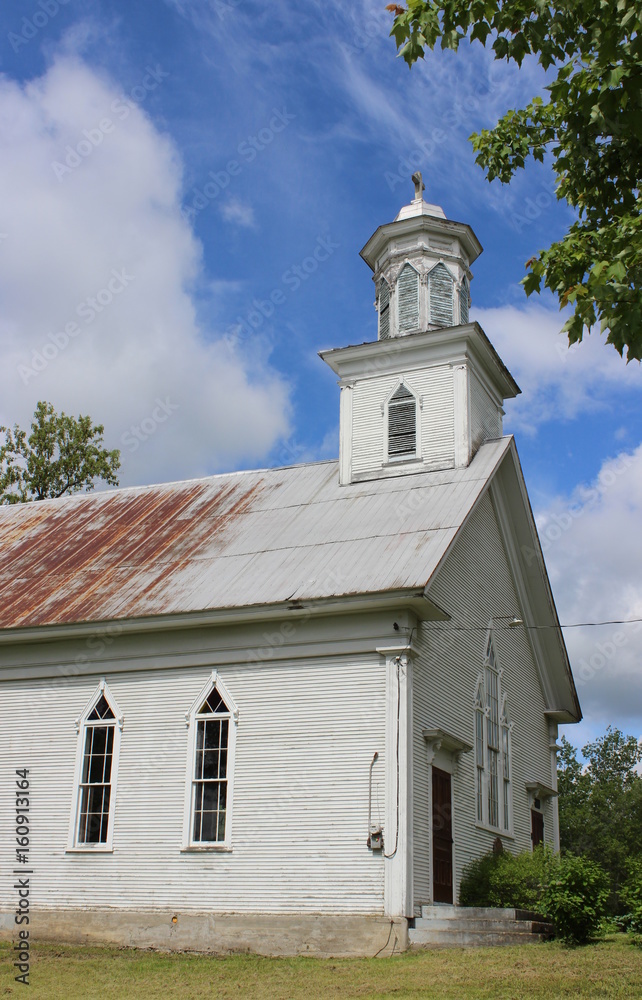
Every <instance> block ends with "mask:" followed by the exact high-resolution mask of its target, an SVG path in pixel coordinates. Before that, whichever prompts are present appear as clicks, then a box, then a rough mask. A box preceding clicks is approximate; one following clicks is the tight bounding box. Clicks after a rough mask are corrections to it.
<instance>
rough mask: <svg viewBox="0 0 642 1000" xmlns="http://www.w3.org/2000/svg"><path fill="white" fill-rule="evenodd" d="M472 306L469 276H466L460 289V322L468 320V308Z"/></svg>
mask: <svg viewBox="0 0 642 1000" xmlns="http://www.w3.org/2000/svg"><path fill="white" fill-rule="evenodd" d="M469 306H470V289H469V287H468V278H466V277H464V280H463V281H462V283H461V288H460V289H459V322H460V323H462V324H463V323H467V322H468V308H469Z"/></svg>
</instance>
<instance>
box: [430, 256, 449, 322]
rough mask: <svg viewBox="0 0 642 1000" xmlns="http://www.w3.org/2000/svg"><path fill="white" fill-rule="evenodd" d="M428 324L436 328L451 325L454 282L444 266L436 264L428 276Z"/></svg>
mask: <svg viewBox="0 0 642 1000" xmlns="http://www.w3.org/2000/svg"><path fill="white" fill-rule="evenodd" d="M428 280H429V287H430V322H431V323H434V324H436V325H437V326H452V324H453V290H454V286H455V283H454V280H453V277H452V275H451V273H450V271H449V270H448V268H447V267H446V266H445V265H444V264H441V263H439V264H437V265H436V266H435V267H433V269H432V271H431V272H430V275H429V279H428Z"/></svg>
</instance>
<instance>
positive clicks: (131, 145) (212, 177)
mask: <svg viewBox="0 0 642 1000" xmlns="http://www.w3.org/2000/svg"><path fill="white" fill-rule="evenodd" d="M384 7H385V4H384V3H383V2H381V3H371V2H366V0H358V2H356V3H352V4H349V5H348V4H339V3H337V2H335V0H326V2H323V3H321V2H314V0H311V2H307V3H305V4H302V3H300V4H295V3H293V2H291V0H274V2H271V3H270V4H268V5H266V4H258V3H255V2H253V0H155V2H154V3H147V4H138V5H131V4H127V3H124V2H122V0H83V2H82V3H81V2H80V0H67V2H66V3H60V2H59V0H34V2H27V3H25V2H24V0H6V2H5V3H4V4H3V6H2V9H1V11H0V73H1V74H2V76H1V77H0V87H1V89H2V95H1V97H2V100H1V104H0V147H1V148H0V160H1V162H0V389H1V392H0V423H13V422H14V421H18V422H19V423H21V424H22V425H23V426H25V425H28V423H29V419H30V415H31V413H32V412H33V409H34V406H35V404H36V402H37V400H38V399H42V398H45V399H48V400H50V401H51V402H53V403H54V405H55V406H56V408H57V409H65V410H66V411H68V412H75V413H78V412H89V413H91V415H92V417H93V418H94V419H95V420H96V421H101V422H103V423H104V424H105V427H106V437H107V440H108V443H109V444H110V446H112V447H120V448H121V450H122V457H123V474H122V477H121V481H122V482H123V483H124V484H127V483H139V482H153V481H164V480H169V479H177V478H184V477H192V476H199V475H203V474H207V473H211V472H216V471H224V470H229V469H235V468H248V467H256V466H265V465H276V464H290V463H292V462H294V461H309V460H315V459H319V458H327V457H334V456H335V455H336V454H337V451H338V390H337V387H336V384H335V379H334V376H333V374H332V372H331V371H330V370H329V369H328V368H327V367H326V366H325V365H324V364H323V363H322V362H321V361H320V360H319V358H318V357H317V351H319V350H321V349H324V348H328V347H333V346H339V345H344V344H348V343H355V342H360V341H363V340H370V339H374V338H375V337H376V324H375V320H376V314H375V312H374V309H373V297H374V295H373V286H372V283H371V279H370V272H369V269H368V268H367V266H366V265H365V264H364V263H363V261H362V260H361V259H360V257H359V250H360V249H361V247H362V246H363V245H364V243H365V242H366V240H367V239H368V237H369V236H370V235H371V233H372V232H373V231H374V229H375V228H376V227H377V226H378V225H380V224H382V223H385V222H388V221H390V220H392V219H393V218H394V217H395V215H396V214H397V212H398V211H399V208H400V207H401V206H402V205H403V204H405V203H407V202H408V201H409V200H410V198H411V196H412V184H411V182H410V175H411V173H412V172H413V170H416V169H421V170H422V171H423V174H424V180H425V183H426V198H427V200H429V201H432V202H435V203H437V204H440V205H441V206H442V207H443V208H444V211H445V212H446V214H447V216H448V217H449V218H452V219H456V220H458V221H462V222H467V223H469V224H470V225H472V227H473V228H474V230H475V232H476V234H477V236H478V237H479V239H480V240H481V243H482V245H483V246H484V253H483V255H482V256H481V257H480V259H479V260H478V261H477V262H476V264H475V266H474V274H475V280H474V282H473V285H472V288H471V295H472V300H473V311H472V315H473V317H474V318H476V319H478V320H479V321H480V322H481V324H482V326H483V327H484V329H485V330H486V333H487V334H488V336H489V337H490V339H491V340H492V341H493V343H494V344H495V346H496V348H497V349H498V351H499V353H500V354H501V356H502V357H503V359H504V361H505V362H506V364H507V365H508V367H509V368H510V369H511V371H512V372H513V374H514V375H515V377H516V379H517V381H518V382H519V384H520V385H521V387H522V389H523V394H522V396H521V397H519V398H518V399H517V400H515V401H513V402H511V403H509V404H507V416H506V422H505V428H506V430H507V431H510V432H514V433H515V435H516V438H517V444H518V449H519V452H520V456H521V460H522V463H523V467H524V472H525V475H526V480H527V484H528V487H529V490H530V494H531V499H532V503H533V507H534V510H535V513H536V516H537V518H538V523H539V525H540V530H541V532H542V538H543V544H544V548H545V552H546V558H547V562H548V566H549V571H550V574H551V578H552V581H553V586H554V592H555V595H556V599H557V603H558V608H559V612H560V618H561V620H562V621H563V622H571V621H573V622H585V621H595V620H605V619H609V620H610V619H620V618H635V617H642V583H641V581H640V569H639V567H640V565H642V542H641V540H640V532H639V525H640V514H641V513H642V444H641V439H642V425H641V421H640V417H639V412H640V399H641V395H642V376H641V373H640V368H639V365H637V363H636V364H635V365H628V366H627V365H625V363H624V362H623V361H622V360H621V359H620V358H619V356H618V355H617V354H616V352H615V351H614V350H613V349H612V348H609V347H606V346H604V345H603V344H602V343H601V341H600V337H599V335H597V334H592V335H591V337H589V338H588V339H587V341H586V342H585V343H583V344H582V345H581V346H580V347H578V348H575V349H573V350H572V351H570V352H569V351H568V348H567V347H566V342H565V339H564V337H563V336H561V335H560V334H559V330H560V327H561V325H562V323H563V317H560V315H559V313H558V311H557V307H556V305H555V303H554V302H553V300H552V299H550V298H545V297H542V298H541V299H539V300H535V299H531V300H529V301H527V300H526V298H525V296H524V293H523V291H522V288H521V286H520V285H519V282H520V279H521V278H522V277H523V275H524V262H525V261H526V260H527V259H528V258H529V257H530V256H532V255H533V253H535V252H536V251H537V250H538V249H540V248H541V247H543V246H546V245H547V244H548V243H549V242H550V241H551V240H552V239H555V238H557V237H559V236H561V235H562V234H563V232H564V231H565V227H566V226H567V225H568V222H569V220H570V219H571V217H572V216H571V215H570V211H569V209H568V208H567V207H565V206H564V205H563V204H560V203H557V202H556V200H555V198H554V193H553V175H552V172H551V170H550V166H548V165H533V164H531V165H529V166H528V168H527V169H526V170H525V171H522V172H521V173H520V175H519V176H518V177H516V178H515V180H514V181H513V183H511V185H510V186H502V185H500V184H499V183H493V184H492V185H489V184H488V183H487V181H486V180H485V179H484V177H483V174H482V172H481V170H480V169H479V168H478V167H476V165H475V163H474V155H473V152H472V148H471V146H470V143H469V142H468V141H467V137H468V136H469V134H470V133H471V132H472V131H474V130H478V129H480V128H488V127H491V126H492V125H493V124H494V122H495V121H496V120H497V118H498V116H499V115H500V114H502V113H503V112H504V111H505V110H507V109H508V108H509V107H515V106H517V105H518V104H519V103H521V102H524V101H526V100H527V99H528V98H529V97H530V96H532V95H533V94H534V93H536V92H538V91H540V90H541V88H542V87H543V85H544V83H545V79H544V76H543V74H542V73H541V72H540V71H539V70H538V68H537V66H535V65H525V66H524V67H523V68H522V69H521V70H517V69H516V68H515V67H507V66H505V65H503V64H496V63H494V62H493V61H492V59H491V58H490V56H489V54H488V53H487V52H485V50H483V49H482V48H481V47H480V46H479V45H475V46H473V47H470V48H468V47H467V46H465V47H462V49H461V50H460V52H459V53H457V54H454V53H451V52H447V53H435V54H430V55H429V56H428V57H427V58H426V60H425V62H423V63H421V64H419V65H417V66H416V67H414V68H413V70H412V71H409V70H408V68H407V67H406V65H405V64H404V63H403V62H402V61H401V60H399V59H397V58H396V57H395V47H394V43H393V42H392V40H391V39H389V38H388V31H389V27H390V23H391V22H390V16H389V15H388V14H387V12H386V11H385V9H384ZM319 246H321V247H322V248H323V251H322V252H321V253H319V256H323V257H325V258H326V259H325V260H323V261H322V262H321V263H318V266H316V267H314V266H313V264H312V263H310V261H314V257H313V254H314V251H315V249H316V248H317V247H319ZM158 400H160V401H161V402H162V404H163V407H162V408H161V409H159V403H158ZM154 414H156V417H154ZM159 417H160V418H161V419H158V418H159ZM620 633H621V634H622V635H623V636H624V639H621V638H619V636H620ZM616 636H617V637H616ZM566 638H567V642H568V645H569V650H570V653H571V657H572V662H573V665H574V667H575V669H576V671H578V672H581V673H582V675H583V677H584V680H582V683H581V684H580V696H581V699H582V703H583V706H584V709H585V713H586V720H585V722H584V723H583V724H582V725H581V727H576V728H575V729H574V730H570V731H569V736H570V737H571V738H572V739H573V740H574V741H576V742H582V741H584V740H585V739H588V738H591V737H592V736H593V735H594V734H595V733H599V732H601V731H603V730H604V728H605V726H606V724H607V723H608V722H612V723H614V724H618V725H620V726H622V727H623V728H625V729H627V730H628V731H632V732H635V733H636V734H637V735H639V734H642V630H638V629H637V628H636V627H635V626H630V625H629V626H622V627H621V628H619V627H616V626H604V627H602V628H600V629H588V628H585V629H573V630H568V631H567V632H566ZM611 650H612V652H611Z"/></svg>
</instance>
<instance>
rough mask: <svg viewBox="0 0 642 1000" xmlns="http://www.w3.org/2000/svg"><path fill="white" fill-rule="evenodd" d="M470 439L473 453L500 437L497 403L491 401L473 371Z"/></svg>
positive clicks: (471, 378)
mask: <svg viewBox="0 0 642 1000" xmlns="http://www.w3.org/2000/svg"><path fill="white" fill-rule="evenodd" d="M469 378H470V410H471V418H470V424H471V439H472V448H473V452H475V451H477V449H478V448H479V446H480V444H482V442H484V441H487V440H488V439H489V438H496V437H501V434H502V418H501V413H500V411H499V407H498V405H497V403H496V402H495V401H494V400H493V399H491V397H490V395H489V393H488V391H487V390H486V388H485V387H484V386H483V385H482V383H481V382H480V380H479V378H478V377H477V376H476V374H475V372H474V371H472V370H471V371H470V374H469Z"/></svg>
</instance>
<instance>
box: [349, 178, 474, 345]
mask: <svg viewBox="0 0 642 1000" xmlns="http://www.w3.org/2000/svg"><path fill="white" fill-rule="evenodd" d="M412 180H413V182H414V185H415V197H414V198H413V200H412V201H411V202H410V204H409V205H405V206H404V207H403V208H402V209H401V211H400V212H399V214H398V215H397V217H396V219H395V220H394V222H390V223H388V224H387V225H385V226H379V228H378V229H377V231H376V232H375V233H374V234H373V236H371V237H370V239H369V240H368V242H367V243H366V245H365V247H364V248H363V250H362V251H361V256H362V257H363V259H364V260H365V262H366V264H368V266H369V267H370V268H371V269H372V271H373V272H374V275H373V280H374V283H375V289H376V307H377V311H378V314H379V323H378V337H379V340H386V339H388V338H389V337H403V336H405V335H406V334H408V333H416V332H417V331H420V330H435V329H438V328H440V327H450V326H456V325H458V324H461V323H467V322H468V310H469V307H470V281H471V278H472V274H471V271H470V265H471V264H472V263H473V261H474V260H476V258H477V257H478V256H479V255H480V253H481V252H482V247H481V244H480V242H479V240H478V239H477V237H476V236H475V234H474V232H473V231H472V229H471V228H470V226H467V225H464V224H463V223H461V222H451V221H450V220H449V219H447V218H446V216H445V214H444V211H443V209H442V208H440V207H439V205H430V204H429V203H428V202H426V201H424V199H423V192H424V190H425V184H424V183H423V180H422V177H421V173H419V172H417V173H416V174H413V176H412Z"/></svg>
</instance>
